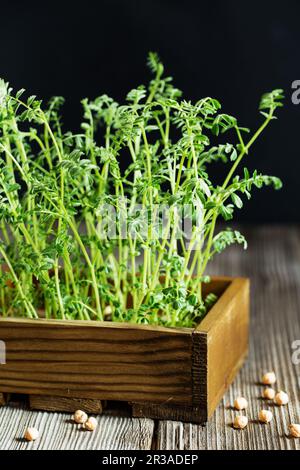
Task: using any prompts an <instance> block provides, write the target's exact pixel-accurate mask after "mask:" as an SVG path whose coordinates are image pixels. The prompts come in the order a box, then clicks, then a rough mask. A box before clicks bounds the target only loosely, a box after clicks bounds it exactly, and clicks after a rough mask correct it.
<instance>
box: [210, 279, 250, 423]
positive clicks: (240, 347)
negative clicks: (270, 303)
mask: <svg viewBox="0 0 300 470" xmlns="http://www.w3.org/2000/svg"><path fill="white" fill-rule="evenodd" d="M215 307H216V308H215V311H214V312H213V313H214V317H213V318H212V320H213V322H212V323H211V325H210V328H209V330H208V332H207V350H208V358H207V363H208V380H207V388H208V417H210V416H211V414H212V413H213V412H214V410H215V408H216V406H217V404H218V403H219V401H220V399H221V398H222V396H223V395H224V393H225V391H226V390H227V388H228V387H229V385H230V384H231V382H232V381H233V379H234V377H235V375H236V373H237V371H238V370H239V368H240V367H241V366H242V364H243V361H244V358H245V356H246V354H247V351H248V331H249V281H248V280H247V279H236V280H234V281H233V282H232V284H231V286H230V287H229V288H228V289H227V290H226V292H225V293H224V295H223V296H222V298H221V299H220V300H219V302H218V304H216V305H215Z"/></svg>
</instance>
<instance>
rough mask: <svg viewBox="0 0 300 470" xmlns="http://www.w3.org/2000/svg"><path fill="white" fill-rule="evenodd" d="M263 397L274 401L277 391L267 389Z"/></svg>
mask: <svg viewBox="0 0 300 470" xmlns="http://www.w3.org/2000/svg"><path fill="white" fill-rule="evenodd" d="M262 396H263V398H266V399H267V400H274V397H275V390H274V389H273V388H271V387H267V388H265V389H264V391H263V393H262Z"/></svg>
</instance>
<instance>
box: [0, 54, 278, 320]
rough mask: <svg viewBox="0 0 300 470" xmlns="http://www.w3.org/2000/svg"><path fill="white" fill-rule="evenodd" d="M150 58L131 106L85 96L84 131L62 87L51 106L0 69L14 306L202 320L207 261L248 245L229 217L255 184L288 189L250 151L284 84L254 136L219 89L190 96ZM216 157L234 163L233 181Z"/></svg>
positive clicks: (19, 311)
mask: <svg viewBox="0 0 300 470" xmlns="http://www.w3.org/2000/svg"><path fill="white" fill-rule="evenodd" d="M148 65H149V67H150V69H151V72H152V73H153V78H152V80H151V81H150V84H149V85H148V87H145V86H139V87H137V88H136V89H133V90H131V91H130V92H129V93H128V95H127V98H126V102H125V104H121V105H120V104H118V103H116V102H115V101H114V100H113V99H112V98H110V97H108V96H107V95H102V96H100V97H98V98H96V99H94V100H93V101H90V100H88V99H84V100H82V106H83V123H82V124H81V129H80V131H79V132H78V133H72V132H66V131H65V130H64V128H63V126H62V124H61V106H62V105H63V102H64V100H63V99H62V98H61V97H55V98H53V99H52V100H51V101H50V103H49V104H48V105H46V106H44V105H43V104H42V102H41V101H40V100H38V99H37V98H36V97H35V96H30V97H29V98H24V96H25V92H24V90H20V91H18V92H17V93H13V91H12V89H11V88H9V86H8V84H7V83H5V82H4V81H3V80H0V313H1V315H2V316H4V317H6V316H24V317H27V318H39V317H45V318H56V319H81V320H90V319H94V320H113V321H121V322H134V323H145V324H147V323H149V324H159V325H164V326H171V327H177V326H183V327H192V326H194V325H195V324H196V323H197V322H199V321H200V320H201V318H202V317H203V316H204V315H205V314H206V312H207V311H208V310H209V308H211V306H212V305H213V303H214V302H215V301H216V296H215V295H213V294H209V295H208V296H203V293H202V285H203V283H204V282H208V281H209V278H208V276H207V275H206V271H207V265H208V263H209V261H210V260H211V259H212V257H213V256H214V255H216V254H218V253H220V252H222V251H223V250H224V249H225V248H226V247H227V246H229V245H231V244H233V243H239V244H241V245H243V246H244V248H246V240H245V238H244V237H243V235H241V234H240V233H239V232H238V231H236V230H231V229H230V228H228V229H226V230H222V231H220V232H217V220H218V219H219V218H220V219H224V220H225V221H228V220H230V219H232V217H233V214H234V210H235V209H241V208H242V206H243V200H242V197H243V196H246V198H250V197H251V191H252V189H253V188H261V187H262V186H264V185H267V186H269V185H273V186H274V187H275V189H279V188H280V187H281V181H280V180H279V179H278V178H276V177H272V176H266V175H262V174H260V173H259V172H257V171H254V172H253V173H250V172H249V170H247V169H246V168H244V169H242V170H241V163H242V161H243V160H246V161H247V160H248V159H249V158H251V156H250V149H251V147H252V144H253V143H254V142H255V141H256V139H257V138H258V137H259V135H260V134H261V133H262V131H263V130H264V129H265V128H266V126H267V125H268V124H269V123H270V121H271V120H273V119H275V112H276V110H277V108H278V107H280V106H282V98H283V95H282V90H274V91H272V92H271V93H267V94H265V95H263V97H262V100H261V102H260V107H259V109H260V112H261V114H262V115H263V121H262V123H261V125H260V127H259V128H258V129H257V130H256V131H255V132H254V133H253V134H249V130H248V129H245V128H243V127H241V126H240V125H239V124H238V122H237V119H236V118H234V117H233V116H230V115H227V114H224V113H222V112H221V105H220V103H219V101H217V100H216V99H212V98H204V99H200V100H199V101H197V102H196V103H191V102H190V101H185V100H183V99H182V98H181V92H180V90H178V89H177V88H175V87H174V86H173V83H172V79H171V78H170V77H165V76H164V67H163V65H162V63H161V62H160V60H159V58H158V56H157V55H156V54H154V53H150V54H149V61H148ZM227 135H229V136H230V138H231V140H233V141H234V142H235V143H231V142H228V141H227V139H226V136H227ZM249 135H250V137H249ZM124 161H126V162H128V164H127V165H124V164H123V162H124ZM211 162H220V163H224V164H227V165H229V170H228V173H227V176H226V178H225V179H224V182H223V183H222V184H217V183H216V182H215V181H214V174H212V173H209V170H208V168H209V164H210V163H211ZM239 170H241V171H239ZM162 208H167V211H166V212H167V217H166V218H165V220H164V221H163V223H161V218H160V217H159V215H161V214H162V212H164V210H163V209H162ZM183 209H184V210H183ZM182 214H184V215H182ZM183 220H184V222H189V227H190V229H189V233H188V234H187V232H186V230H184V229H183V228H182V221H183ZM105 312H109V315H107V314H106V313H105Z"/></svg>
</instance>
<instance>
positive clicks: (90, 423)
mask: <svg viewBox="0 0 300 470" xmlns="http://www.w3.org/2000/svg"><path fill="white" fill-rule="evenodd" d="M97 424H98V422H97V420H96V418H93V417H90V418H89V419H88V420H87V421H86V422H85V423H84V429H86V430H87V431H94V430H95V429H96V427H97Z"/></svg>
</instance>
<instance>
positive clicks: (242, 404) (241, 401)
mask: <svg viewBox="0 0 300 470" xmlns="http://www.w3.org/2000/svg"><path fill="white" fill-rule="evenodd" d="M234 407H235V409H236V410H245V409H246V408H248V401H247V400H246V398H244V397H237V398H236V399H235V400H234Z"/></svg>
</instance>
